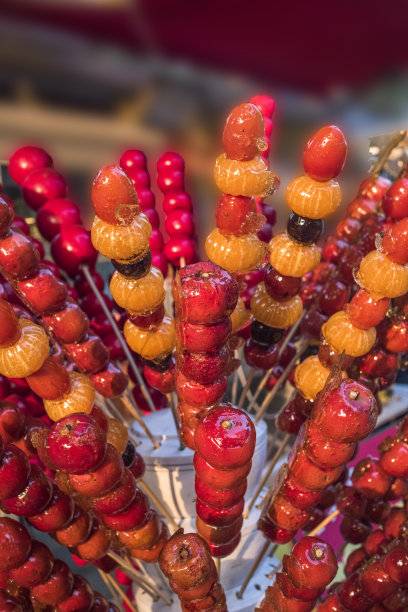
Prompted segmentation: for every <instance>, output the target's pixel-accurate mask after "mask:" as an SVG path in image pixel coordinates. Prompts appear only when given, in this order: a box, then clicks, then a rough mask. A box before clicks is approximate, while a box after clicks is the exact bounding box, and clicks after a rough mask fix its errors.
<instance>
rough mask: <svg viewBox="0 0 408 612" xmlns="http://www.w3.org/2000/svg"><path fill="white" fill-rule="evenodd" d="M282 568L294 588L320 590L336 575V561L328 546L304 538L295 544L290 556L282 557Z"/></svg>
mask: <svg viewBox="0 0 408 612" xmlns="http://www.w3.org/2000/svg"><path fill="white" fill-rule="evenodd" d="M283 568H284V570H285V571H286V573H287V574H288V576H289V578H290V580H291V581H292V583H293V584H294V585H295V586H297V587H299V588H302V587H307V588H312V589H321V588H324V587H326V586H327V585H328V584H329V583H330V582H331V581H332V580H333V578H334V576H335V575H336V572H337V560H336V555H335V554H334V552H333V549H332V548H331V546H330V544H328V543H327V542H324V541H323V540H320V539H319V538H316V537H309V536H306V537H304V538H302V539H301V540H299V542H297V543H296V544H295V546H294V548H293V550H292V552H291V554H290V556H289V555H285V556H284V558H283Z"/></svg>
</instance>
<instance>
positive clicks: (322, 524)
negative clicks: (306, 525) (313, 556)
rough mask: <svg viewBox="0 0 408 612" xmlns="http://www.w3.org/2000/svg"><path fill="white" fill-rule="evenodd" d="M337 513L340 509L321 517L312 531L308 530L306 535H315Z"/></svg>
mask: <svg viewBox="0 0 408 612" xmlns="http://www.w3.org/2000/svg"><path fill="white" fill-rule="evenodd" d="M339 514H340V510H333V512H332V513H331V514H329V515H328V516H326V518H325V519H323V520H322V522H321V523H319V524H318V526H317V527H315V528H314V529H312V531H310V532H309V533H308V534H307V535H308V536H315V535H317V534H318V533H320V532H321V531H322V530H323V529H324V528H325V527H326V525H328V524H329V523H331V522H332V521H333V520H334V519H335V518H336V517H337V516H338V515H339Z"/></svg>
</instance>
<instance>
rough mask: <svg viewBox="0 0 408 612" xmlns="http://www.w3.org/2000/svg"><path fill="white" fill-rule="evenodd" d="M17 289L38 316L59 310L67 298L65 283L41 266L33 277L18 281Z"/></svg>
mask: <svg viewBox="0 0 408 612" xmlns="http://www.w3.org/2000/svg"><path fill="white" fill-rule="evenodd" d="M17 289H18V291H20V292H21V293H22V295H23V296H24V297H25V299H26V300H27V301H28V303H29V304H30V307H31V308H32V309H33V311H34V312H36V313H38V314H40V315H44V314H50V313H52V312H55V311H57V310H61V308H62V307H63V306H64V303H65V300H66V297H67V288H66V285H65V283H64V282H62V281H61V280H59V279H58V278H56V277H55V276H54V275H53V274H52V272H51V270H49V269H48V268H45V267H42V266H40V268H39V269H38V270H37V273H36V274H35V276H32V277H31V278H28V279H25V280H21V281H19V282H18V283H17Z"/></svg>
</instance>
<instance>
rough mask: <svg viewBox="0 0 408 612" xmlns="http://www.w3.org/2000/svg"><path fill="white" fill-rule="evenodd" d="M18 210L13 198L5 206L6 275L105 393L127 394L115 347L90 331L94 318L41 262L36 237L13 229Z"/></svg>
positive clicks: (1, 253) (1, 243) (0, 253)
mask: <svg viewBox="0 0 408 612" xmlns="http://www.w3.org/2000/svg"><path fill="white" fill-rule="evenodd" d="M13 214H14V210H13V206H12V204H11V202H10V201H8V202H5V205H4V206H1V208H0V216H1V220H2V222H1V226H2V236H1V238H0V267H1V272H2V274H3V276H4V277H5V278H6V279H7V281H8V282H9V283H10V285H11V286H12V287H13V289H14V291H15V292H16V293H17V295H18V296H19V298H20V299H21V300H22V301H23V302H24V304H25V305H26V306H28V307H29V309H30V310H32V311H33V312H34V313H35V315H36V316H37V317H39V318H40V319H42V321H43V323H44V324H45V325H46V326H47V328H48V329H49V330H50V331H51V332H52V334H53V336H54V338H55V340H56V341H57V342H58V343H59V344H61V345H62V346H64V349H65V351H66V353H67V354H68V355H69V357H70V358H71V359H73V361H75V363H76V365H77V367H78V369H79V370H81V371H82V372H84V373H86V374H88V375H90V376H91V377H92V382H93V383H94V385H95V387H96V389H97V390H98V391H99V392H100V393H101V394H102V395H105V396H108V397H113V396H115V395H118V394H120V393H122V392H123V390H124V389H125V387H126V385H127V377H126V376H125V375H124V374H123V373H122V372H121V370H119V369H118V368H117V367H116V366H115V365H114V364H113V363H112V362H111V361H110V360H109V351H108V349H107V347H106V346H105V345H104V344H103V342H102V340H101V339H100V338H99V337H98V336H96V335H93V334H92V333H89V329H90V324H89V319H88V317H87V315H86V314H85V312H84V311H83V310H82V309H81V308H80V307H79V305H78V304H77V303H76V302H75V300H74V299H73V298H71V297H69V296H68V290H67V285H66V284H65V283H64V282H63V281H62V280H61V279H60V278H58V275H56V274H55V273H53V272H51V271H50V269H49V267H48V266H44V265H41V264H40V263H39V253H38V251H37V249H36V248H35V245H34V244H33V241H32V239H31V238H30V237H29V236H27V235H25V234H22V233H20V232H17V231H15V230H13V229H12V228H10V225H11V220H12V218H13ZM23 316H24V315H23ZM12 329H13V328H12ZM6 345H7V343H6ZM40 365H41V364H40Z"/></svg>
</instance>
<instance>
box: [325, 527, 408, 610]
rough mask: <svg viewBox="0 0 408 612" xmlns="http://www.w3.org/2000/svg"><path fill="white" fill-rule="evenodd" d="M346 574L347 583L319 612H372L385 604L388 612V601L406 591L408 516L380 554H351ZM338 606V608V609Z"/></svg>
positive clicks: (383, 546) (378, 552)
mask: <svg viewBox="0 0 408 612" xmlns="http://www.w3.org/2000/svg"><path fill="white" fill-rule="evenodd" d="M373 535H374V534H373ZM357 550H358V549H357ZM346 571H347V573H346V579H345V580H344V581H343V582H341V583H340V584H338V585H336V588H335V590H334V592H333V593H332V594H331V595H330V596H329V597H328V599H326V600H325V601H324V602H322V603H321V604H319V607H318V610H319V612H320V611H321V612H323V611H324V612H326V611H329V610H332V609H338V610H343V609H344V610H350V611H352V612H353V611H358V612H360V611H361V612H364V611H365V610H367V612H368V611H369V610H372V609H374V608H373V607H372V606H374V605H375V604H379V603H381V602H384V605H385V607H386V609H387V610H388V609H389V608H388V605H387V601H388V598H390V599H391V598H392V597H393V595H394V594H397V593H398V592H399V590H400V589H401V588H404V587H405V586H406V582H407V579H408V548H407V523H406V516H405V521H404V522H402V521H401V524H400V527H399V528H397V529H395V531H394V532H393V534H392V536H391V537H390V538H389V539H388V541H387V539H385V540H384V541H383V542H382V543H381V544H380V545H379V546H378V547H377V550H376V552H374V553H373V554H369V555H368V556H367V555H364V554H363V552H357V551H354V553H351V555H350V557H349V559H348V561H347V565H346ZM335 605H338V608H334V606H335ZM330 606H333V607H330ZM391 609H394V608H391ZM397 609H402V608H397Z"/></svg>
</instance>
